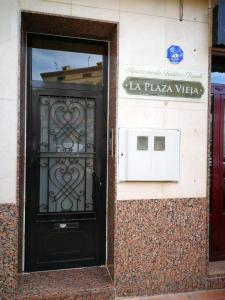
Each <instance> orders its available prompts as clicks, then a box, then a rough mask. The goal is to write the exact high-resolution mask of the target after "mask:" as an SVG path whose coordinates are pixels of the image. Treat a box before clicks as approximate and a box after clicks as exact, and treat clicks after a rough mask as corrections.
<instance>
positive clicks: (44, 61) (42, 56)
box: [32, 48, 102, 80]
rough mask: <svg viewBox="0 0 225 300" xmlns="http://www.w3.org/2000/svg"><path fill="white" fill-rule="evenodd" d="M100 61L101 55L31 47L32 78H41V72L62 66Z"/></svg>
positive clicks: (84, 66) (82, 64)
mask: <svg viewBox="0 0 225 300" xmlns="http://www.w3.org/2000/svg"><path fill="white" fill-rule="evenodd" d="M98 62H102V55H97V54H89V53H78V52H69V51H57V50H47V49H38V48H33V49H32V80H42V77H41V75H40V74H41V73H45V72H55V71H61V70H62V67H63V66H70V68H72V69H73V68H76V69H79V68H87V67H92V66H96V64H97V63H98Z"/></svg>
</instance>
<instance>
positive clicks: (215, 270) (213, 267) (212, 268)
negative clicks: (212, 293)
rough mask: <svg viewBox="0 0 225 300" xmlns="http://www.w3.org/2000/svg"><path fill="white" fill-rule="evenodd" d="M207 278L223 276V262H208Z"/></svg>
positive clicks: (224, 261)
mask: <svg viewBox="0 0 225 300" xmlns="http://www.w3.org/2000/svg"><path fill="white" fill-rule="evenodd" d="M208 276H217V277H218V276H225V260H222V261H211V262H209V267H208Z"/></svg>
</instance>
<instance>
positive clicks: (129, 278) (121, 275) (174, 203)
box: [115, 198, 208, 296]
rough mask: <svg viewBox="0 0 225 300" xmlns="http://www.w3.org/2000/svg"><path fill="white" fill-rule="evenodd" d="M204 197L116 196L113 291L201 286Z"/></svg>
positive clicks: (204, 255) (204, 262)
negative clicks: (130, 197)
mask: <svg viewBox="0 0 225 300" xmlns="http://www.w3.org/2000/svg"><path fill="white" fill-rule="evenodd" d="M207 207H208V204H207V199H206V198H198V199H165V200H134V201H118V202H117V219H116V222H117V224H116V239H115V285H116V289H117V295H119V296H127V295H128V296H135V295H153V294H161V293H162V294H163V293H169V292H184V291H191V290H197V289H203V288H205V286H206V276H207V259H206V258H207V236H208V234H207V225H208V224H207Z"/></svg>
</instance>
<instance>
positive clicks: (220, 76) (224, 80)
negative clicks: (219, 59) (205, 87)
mask: <svg viewBox="0 0 225 300" xmlns="http://www.w3.org/2000/svg"><path fill="white" fill-rule="evenodd" d="M211 83H218V84H225V73H220V72H212V73H211Z"/></svg>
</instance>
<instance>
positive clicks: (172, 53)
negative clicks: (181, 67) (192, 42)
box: [167, 45, 184, 64]
mask: <svg viewBox="0 0 225 300" xmlns="http://www.w3.org/2000/svg"><path fill="white" fill-rule="evenodd" d="M167 58H168V60H169V61H170V62H171V63H172V64H179V63H180V62H181V61H182V60H183V58H184V52H183V50H182V49H181V47H180V46H177V45H171V46H170V47H169V48H168V49H167Z"/></svg>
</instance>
